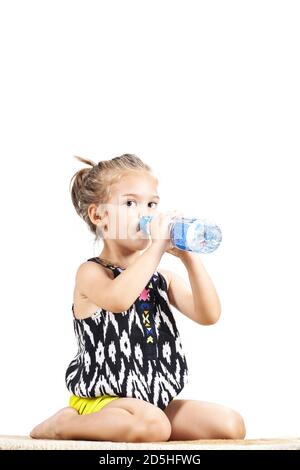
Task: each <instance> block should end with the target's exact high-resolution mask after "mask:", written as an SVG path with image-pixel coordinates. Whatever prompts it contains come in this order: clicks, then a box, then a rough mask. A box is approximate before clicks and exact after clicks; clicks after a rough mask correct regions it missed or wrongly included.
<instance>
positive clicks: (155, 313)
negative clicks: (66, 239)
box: [65, 257, 188, 409]
mask: <svg viewBox="0 0 300 470" xmlns="http://www.w3.org/2000/svg"><path fill="white" fill-rule="evenodd" d="M87 261H94V262H96V263H99V264H101V265H103V266H105V267H106V268H109V269H111V270H112V271H113V274H114V277H116V276H118V275H119V274H120V273H121V272H122V271H123V269H122V268H120V267H118V266H114V265H112V264H110V263H107V262H106V261H105V260H102V259H101V258H99V257H94V258H90V259H88V260H87ZM72 312H73V315H74V304H72ZM74 330H75V335H76V338H77V341H78V352H77V354H76V356H75V358H74V359H73V360H72V361H71V363H70V364H69V366H68V368H67V371H66V377H65V378H66V385H67V388H68V390H69V391H70V392H71V393H72V394H73V395H76V396H78V397H90V398H93V397H98V396H100V395H117V396H120V397H132V398H138V399H141V400H145V401H147V402H150V403H152V404H154V405H156V406H158V407H159V408H161V409H164V408H165V407H166V406H167V405H168V404H169V403H170V401H171V400H172V399H173V398H174V397H175V396H176V395H178V394H179V393H180V391H181V390H182V389H183V387H184V385H185V384H186V383H187V377H188V367H187V363H186V358H185V355H184V352H183V349H182V344H181V339H180V336H179V332H178V330H177V326H176V322H175V319H174V317H173V314H172V311H171V309H170V304H169V299H168V294H167V283H166V280H165V278H164V276H163V275H162V274H161V273H159V272H157V271H155V272H154V274H153V275H152V277H151V279H150V280H149V282H148V284H147V285H146V287H145V288H144V289H143V291H142V292H141V293H140V295H139V297H138V298H137V299H136V301H135V302H134V303H133V304H132V305H131V307H130V308H129V309H128V310H126V311H124V312H121V313H113V312H110V311H108V310H104V309H102V308H99V309H98V310H97V311H96V312H95V313H94V314H93V315H91V316H90V317H88V318H85V319H81V320H80V319H76V318H75V316H74Z"/></svg>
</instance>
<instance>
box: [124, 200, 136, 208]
mask: <svg viewBox="0 0 300 470" xmlns="http://www.w3.org/2000/svg"><path fill="white" fill-rule="evenodd" d="M131 202H134V203H135V204H136V202H135V201H126V205H127V207H133V206H132V205H131V204H130V203H131Z"/></svg>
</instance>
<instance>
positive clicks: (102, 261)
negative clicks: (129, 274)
mask: <svg viewBox="0 0 300 470" xmlns="http://www.w3.org/2000/svg"><path fill="white" fill-rule="evenodd" d="M87 261H94V262H95V263H98V264H101V265H102V266H104V267H105V268H109V269H111V270H112V271H113V272H114V273H116V274H120V272H121V271H123V269H122V268H120V266H117V265H115V264H112V263H110V262H109V261H106V260H105V259H104V258H99V257H98V256H94V257H93V258H89V259H88V260H87Z"/></svg>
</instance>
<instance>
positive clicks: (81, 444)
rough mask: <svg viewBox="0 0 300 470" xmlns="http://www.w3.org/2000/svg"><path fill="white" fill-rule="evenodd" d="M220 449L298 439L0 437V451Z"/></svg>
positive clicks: (299, 442) (297, 441) (287, 444)
mask: <svg viewBox="0 0 300 470" xmlns="http://www.w3.org/2000/svg"><path fill="white" fill-rule="evenodd" d="M43 449H47V450H55V449H58V450H60V449H61V450H68V449H72V450H73V449H74V450H75V449H78V450H87V449H94V450H124V449H128V450H130V449H155V450H161V449H163V450H166V449H168V450H189V449H191V450H198V449H200V450H201V449H208V450H220V449H228V450H231V449H236V450H238V449H284V450H290V449H291V450H295V449H297V450H300V438H289V439H287V438H286V439H246V440H231V439H226V440H223V439H218V440H197V441H168V442H153V443H151V442H145V443H142V442H139V443H129V442H109V441H66V440H64V441H57V440H47V439H31V438H30V437H28V436H0V450H43Z"/></svg>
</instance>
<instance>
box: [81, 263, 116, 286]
mask: <svg viewBox="0 0 300 470" xmlns="http://www.w3.org/2000/svg"><path fill="white" fill-rule="evenodd" d="M75 277H76V282H77V283H79V284H80V282H82V281H88V280H91V279H93V278H95V277H97V278H98V279H99V277H102V278H104V279H107V278H109V279H113V278H114V276H113V273H112V271H111V270H110V269H109V268H106V267H105V266H102V265H101V264H100V263H95V262H94V261H85V262H84V263H81V264H80V266H79V267H78V269H77V271H76V276H75Z"/></svg>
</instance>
